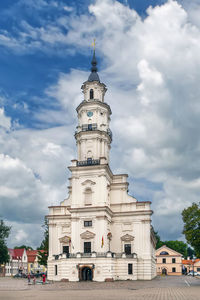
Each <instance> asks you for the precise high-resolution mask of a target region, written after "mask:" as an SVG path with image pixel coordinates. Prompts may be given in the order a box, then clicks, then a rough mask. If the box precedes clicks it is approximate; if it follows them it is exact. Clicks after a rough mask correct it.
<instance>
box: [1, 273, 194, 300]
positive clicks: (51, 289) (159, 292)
mask: <svg viewBox="0 0 200 300" xmlns="http://www.w3.org/2000/svg"><path fill="white" fill-rule="evenodd" d="M0 299H1V300H4V299H5V300H7V299H8V300H9V299H21V300H23V299H38V300H40V299H42V300H46V299H48V300H54V299H55V300H60V299H70V300H79V299H80V300H86V299H87V300H90V299H95V300H100V299H103V300H132V299H133V300H141V299H143V300H144V299H146V300H200V278H195V277H194V278H193V277H189V276H166V277H157V278H155V279H154V280H152V281H116V282H102V283H98V282H66V283H64V282H56V283H50V284H47V285H35V286H34V285H28V284H27V280H26V279H13V278H0Z"/></svg>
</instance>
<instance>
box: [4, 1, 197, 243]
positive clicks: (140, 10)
mask: <svg viewBox="0 0 200 300" xmlns="http://www.w3.org/2000/svg"><path fill="white" fill-rule="evenodd" d="M199 14H200V1H199V0H198V1H197V0H193V1H189V0H180V1H172V0H169V1H164V0H163V1H162V0H160V1H157V0H152V1H150V0H148V1H147V0H145V1H144V0H126V1H125V0H124V1H114V0H96V1H95V0H93V1H90V0H84V1H83V0H79V1H68V0H59V1H58V0H1V1H0V218H3V219H4V221H5V222H6V224H9V225H11V226H12V230H11V234H10V237H9V239H8V241H7V244H8V246H9V247H14V246H20V245H22V244H26V245H29V246H32V247H34V248H36V247H38V246H39V245H40V243H41V241H42V238H43V229H42V227H41V226H42V224H43V222H44V216H45V215H47V214H48V206H49V205H59V203H60V202H61V201H62V200H63V199H65V198H67V186H68V177H69V176H70V174H69V171H68V168H67V166H69V165H70V161H71V159H74V158H76V145H75V139H74V132H75V128H76V125H77V116H76V111H75V109H76V107H77V106H78V104H79V103H80V102H81V101H82V100H83V96H82V93H81V85H82V83H83V82H84V81H86V80H87V78H88V75H89V73H90V62H91V57H92V48H91V43H92V41H93V39H94V38H96V56H97V60H98V73H99V76H100V79H101V81H102V82H103V83H105V84H106V85H107V88H108V91H107V93H106V98H105V101H106V102H107V103H108V104H109V105H110V106H111V109H112V116H111V117H112V118H111V130H112V132H113V143H112V149H111V161H110V165H111V168H112V170H113V173H128V174H129V178H128V180H129V183H130V185H129V193H130V194H131V195H133V196H134V197H136V199H137V200H138V201H145V200H147V201H152V209H153V211H154V214H153V216H152V224H153V226H154V228H155V230H156V231H158V233H159V234H160V236H161V239H162V240H175V239H178V240H184V236H183V235H182V230H183V224H182V218H181V212H182V210H183V209H184V208H186V207H188V206H190V205H191V204H192V203H193V202H199V194H200V137H199V128H200V85H199V78H200V19H199ZM119 157H120V160H119Z"/></svg>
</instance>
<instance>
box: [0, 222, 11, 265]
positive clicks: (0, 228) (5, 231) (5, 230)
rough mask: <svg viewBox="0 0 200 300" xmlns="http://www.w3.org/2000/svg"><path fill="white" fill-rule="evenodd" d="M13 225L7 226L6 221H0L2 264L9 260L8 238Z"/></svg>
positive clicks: (0, 261)
mask: <svg viewBox="0 0 200 300" xmlns="http://www.w3.org/2000/svg"><path fill="white" fill-rule="evenodd" d="M10 230H11V227H9V226H6V225H5V224H4V221H3V220H1V221H0V264H5V263H7V262H8V261H9V254H8V248H7V245H6V241H5V240H6V239H7V238H8V236H9V234H10Z"/></svg>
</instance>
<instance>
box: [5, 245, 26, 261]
mask: <svg viewBox="0 0 200 300" xmlns="http://www.w3.org/2000/svg"><path fill="white" fill-rule="evenodd" d="M24 250H26V249H25V248H22V249H10V248H9V249H8V251H9V254H10V256H11V257H12V259H20V258H22V256H23V254H24Z"/></svg>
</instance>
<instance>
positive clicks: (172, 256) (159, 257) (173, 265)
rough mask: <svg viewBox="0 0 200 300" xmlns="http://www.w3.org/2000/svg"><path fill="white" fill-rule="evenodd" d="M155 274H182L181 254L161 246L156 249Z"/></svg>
mask: <svg viewBox="0 0 200 300" xmlns="http://www.w3.org/2000/svg"><path fill="white" fill-rule="evenodd" d="M156 269H157V275H182V254H181V253H178V252H177V251H175V250H172V249H170V248H168V247H167V246H165V245H164V246H162V247H160V248H159V249H157V250H156Z"/></svg>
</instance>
